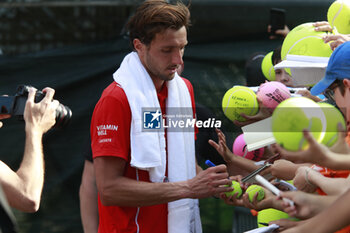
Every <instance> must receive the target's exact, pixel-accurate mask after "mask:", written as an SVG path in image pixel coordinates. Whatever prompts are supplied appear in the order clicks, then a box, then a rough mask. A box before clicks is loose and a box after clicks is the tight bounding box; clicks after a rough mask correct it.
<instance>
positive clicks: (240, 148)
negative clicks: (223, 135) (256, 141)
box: [232, 134, 265, 161]
mask: <svg viewBox="0 0 350 233" xmlns="http://www.w3.org/2000/svg"><path fill="white" fill-rule="evenodd" d="M232 151H233V153H234V154H235V155H239V156H242V157H244V158H246V159H250V160H254V161H260V160H261V159H262V156H263V154H264V152H265V148H264V147H262V148H259V149H256V150H253V151H248V148H247V144H246V143H245V140H244V135H243V134H241V135H239V136H238V137H237V138H236V139H235V141H234V142H233V145H232Z"/></svg>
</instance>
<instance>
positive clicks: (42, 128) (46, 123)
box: [23, 88, 59, 134]
mask: <svg viewBox="0 0 350 233" xmlns="http://www.w3.org/2000/svg"><path fill="white" fill-rule="evenodd" d="M35 92H36V90H35V89H34V88H30V89H29V93H28V99H27V102H26V107H25V109H24V114H23V117H24V120H25V122H26V132H28V131H31V130H35V131H36V132H39V133H41V134H44V133H45V132H46V131H48V130H49V129H50V128H51V127H52V126H53V125H54V124H55V117H56V109H57V107H58V105H59V102H58V101H57V100H52V98H53V95H54V94H55V91H54V90H53V89H51V88H45V89H43V92H44V93H46V95H45V97H44V98H43V99H42V100H41V101H40V102H39V103H35V102H34V98H35Z"/></svg>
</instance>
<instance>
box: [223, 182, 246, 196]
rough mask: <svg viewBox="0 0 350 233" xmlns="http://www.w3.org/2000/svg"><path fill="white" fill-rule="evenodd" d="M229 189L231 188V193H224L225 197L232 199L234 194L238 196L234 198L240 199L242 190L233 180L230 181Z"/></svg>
mask: <svg viewBox="0 0 350 233" xmlns="http://www.w3.org/2000/svg"><path fill="white" fill-rule="evenodd" d="M231 187H232V188H233V190H232V191H231V192H226V193H225V195H226V197H232V196H235V195H236V193H238V195H237V196H236V197H237V198H240V197H241V196H242V193H243V191H242V188H241V184H240V183H239V182H237V181H235V180H233V181H232V185H231Z"/></svg>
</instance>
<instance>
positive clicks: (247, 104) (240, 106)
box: [222, 86, 259, 121]
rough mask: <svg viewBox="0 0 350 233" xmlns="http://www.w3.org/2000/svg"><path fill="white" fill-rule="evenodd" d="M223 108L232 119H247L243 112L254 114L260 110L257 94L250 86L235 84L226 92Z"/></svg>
mask: <svg viewBox="0 0 350 233" xmlns="http://www.w3.org/2000/svg"><path fill="white" fill-rule="evenodd" d="M222 110H223V111H224V114H225V116H226V117H227V118H228V119H230V120H231V121H234V120H238V121H245V120H246V119H245V118H244V117H242V116H241V115H240V114H241V113H244V114H246V115H249V116H253V115H255V114H257V113H258V111H259V104H258V100H257V99H256V94H255V93H254V91H252V90H251V89H249V88H248V87H244V86H234V87H232V88H231V89H229V90H228V91H227V92H226V93H225V95H224V97H223V99H222Z"/></svg>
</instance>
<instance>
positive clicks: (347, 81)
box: [343, 78, 350, 88]
mask: <svg viewBox="0 0 350 233" xmlns="http://www.w3.org/2000/svg"><path fill="white" fill-rule="evenodd" d="M343 84H344V86H345V88H350V79H347V78H346V79H343Z"/></svg>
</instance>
